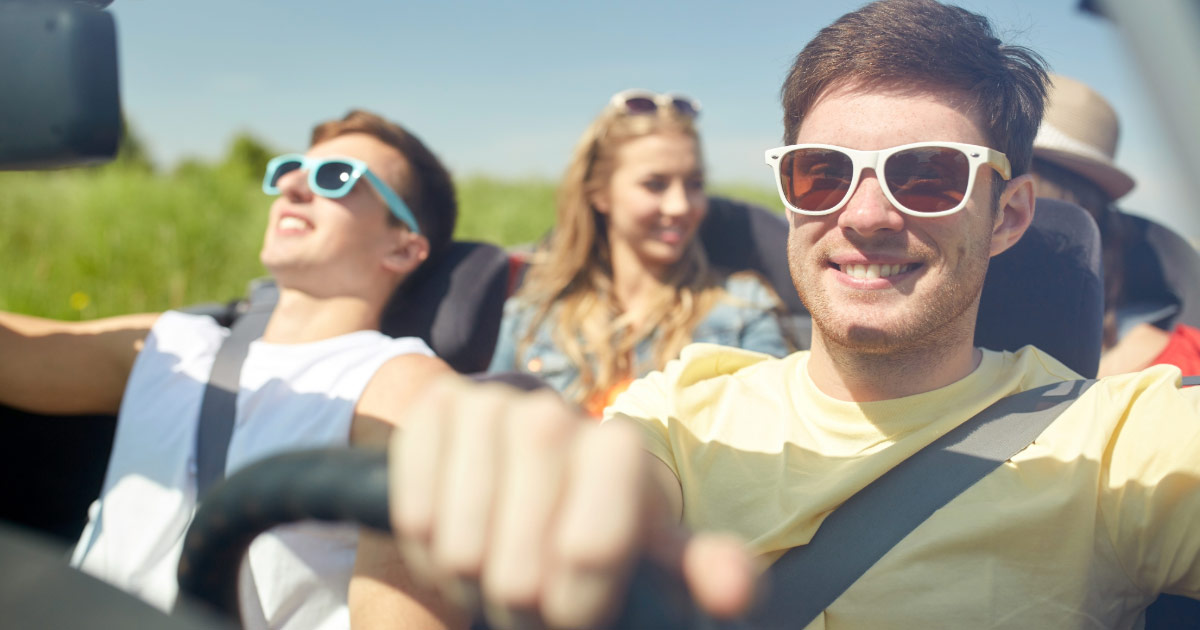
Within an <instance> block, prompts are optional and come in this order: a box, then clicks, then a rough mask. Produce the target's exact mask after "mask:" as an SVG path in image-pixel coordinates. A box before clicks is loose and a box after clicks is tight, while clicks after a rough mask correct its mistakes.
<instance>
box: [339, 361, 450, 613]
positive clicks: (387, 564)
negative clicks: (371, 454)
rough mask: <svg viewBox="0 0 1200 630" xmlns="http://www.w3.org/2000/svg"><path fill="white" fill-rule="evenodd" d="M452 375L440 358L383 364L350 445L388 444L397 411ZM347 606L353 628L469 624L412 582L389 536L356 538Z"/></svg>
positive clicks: (366, 397)
mask: <svg viewBox="0 0 1200 630" xmlns="http://www.w3.org/2000/svg"><path fill="white" fill-rule="evenodd" d="M450 372H451V370H450V368H449V367H448V366H447V365H446V364H445V363H443V362H442V361H441V360H440V359H435V358H432V357H425V356H419V355H405V356H401V357H397V358H395V359H392V360H391V361H389V362H388V363H386V364H385V365H384V366H383V367H382V368H381V369H380V370H379V372H377V373H376V374H375V377H374V378H372V379H371V382H370V383H368V385H367V389H366V390H365V391H364V392H363V395H362V398H360V399H359V402H358V406H357V407H356V409H355V418H354V423H353V425H351V431H350V441H351V443H352V444H356V445H360V446H380V447H382V446H386V445H387V441H388V437H389V436H390V435H391V432H392V428H393V427H394V426H396V424H397V423H398V422H399V419H398V417H397V416H398V415H399V412H400V411H401V410H403V409H406V408H407V407H408V406H410V405H412V404H413V402H414V400H415V399H416V398H417V397H419V396H420V394H421V392H423V391H425V390H427V389H428V387H429V385H430V381H432V380H433V379H435V378H436V377H438V376H443V375H445V374H448V373H450ZM349 602H350V620H351V626H353V627H355V628H360V627H386V628H393V629H404V630H415V629H429V630H435V629H436V630H442V629H446V628H459V627H461V628H466V627H467V625H468V624H467V620H466V619H459V618H458V617H457V616H456V614H455V613H454V612H453V611H452V610H451V609H450V608H449V607H448V606H447V605H445V604H444V603H443V602H442V601H441V600H440V598H439V597H438V596H437V594H436V593H434V592H433V591H431V590H428V589H422V588H420V587H419V586H418V585H417V584H416V583H414V582H413V579H412V577H411V576H410V575H409V573H408V572H407V571H406V570H405V569H404V566H403V564H402V563H401V561H400V555H399V552H398V551H397V550H396V544H395V542H394V541H393V540H392V538H391V536H387V535H383V534H379V533H376V532H371V531H367V530H364V531H363V532H362V534H360V536H359V541H358V555H357V557H356V558H355V563H354V577H353V578H352V579H351V581H350V594H349Z"/></svg>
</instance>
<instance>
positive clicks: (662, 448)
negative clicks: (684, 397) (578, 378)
mask: <svg viewBox="0 0 1200 630" xmlns="http://www.w3.org/2000/svg"><path fill="white" fill-rule="evenodd" d="M678 364H679V361H672V362H670V363H669V364H667V367H666V369H665V370H664V371H662V372H651V373H650V374H647V375H646V376H644V377H642V378H639V379H637V380H635V381H633V383H631V384H630V385H629V388H628V389H626V390H625V391H624V392H622V393H621V394H620V395H619V396H617V399H616V400H615V401H613V404H612V405H611V406H609V407H608V408H607V409H606V410H605V412H604V420H603V421H604V422H613V421H615V422H626V423H628V424H630V425H632V426H634V427H635V428H636V429H637V430H638V432H639V433H641V435H642V441H643V446H644V447H645V449H646V450H647V451H649V452H650V454H652V455H654V456H655V457H657V458H658V459H660V460H662V462H663V463H664V464H666V465H667V467H668V468H670V469H671V472H672V473H674V474H675V477H676V478H678V477H679V469H678V467H677V466H676V463H675V454H674V452H673V451H672V449H671V440H670V437H669V434H668V428H667V427H668V424H667V423H668V419H669V418H670V417H671V415H672V414H671V411H670V410H671V397H670V394H669V392H670V390H671V388H670V387H669V385H668V383H669V382H670V381H671V380H672V379H671V373H673V372H675V371H677V370H678Z"/></svg>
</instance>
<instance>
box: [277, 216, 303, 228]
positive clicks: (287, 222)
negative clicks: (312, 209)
mask: <svg viewBox="0 0 1200 630" xmlns="http://www.w3.org/2000/svg"><path fill="white" fill-rule="evenodd" d="M279 229H281V230H305V229H308V222H307V221H305V220H304V219H301V218H300V217H283V218H282V219H280V220H279Z"/></svg>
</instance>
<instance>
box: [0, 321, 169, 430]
mask: <svg viewBox="0 0 1200 630" xmlns="http://www.w3.org/2000/svg"><path fill="white" fill-rule="evenodd" d="M157 319H158V314H157V313H146V314H140V315H126V316H122V317H110V318H107V319H98V320H94V321H87V322H61V321H56V320H50V319H42V318H40V317H29V316H26V315H16V314H12V313H0V403H3V404H6V405H11V406H13V407H19V408H21V409H25V410H28V411H34V412H37V413H47V414H76V413H116V412H117V410H118V409H119V408H120V405H121V396H122V395H123V394H124V393H125V383H126V382H127V381H128V380H129V373H130V371H132V370H133V362H134V359H136V358H137V354H138V352H140V351H141V349H142V345H143V343H144V342H145V340H146V335H148V334H149V332H150V328H151V327H152V326H153V325H154V322H155V321H156V320H157Z"/></svg>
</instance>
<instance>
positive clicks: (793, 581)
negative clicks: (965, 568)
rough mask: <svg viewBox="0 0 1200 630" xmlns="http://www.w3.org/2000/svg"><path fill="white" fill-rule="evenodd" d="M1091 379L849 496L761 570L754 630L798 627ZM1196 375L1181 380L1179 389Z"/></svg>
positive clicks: (1027, 397)
mask: <svg viewBox="0 0 1200 630" xmlns="http://www.w3.org/2000/svg"><path fill="white" fill-rule="evenodd" d="M1095 382H1096V381H1095V380H1077V381H1064V382H1061V383H1054V384H1052V385H1046V386H1043V387H1038V388H1035V389H1031V390H1027V391H1024V392H1021V393H1019V394H1014V395H1012V396H1008V397H1006V398H1002V399H1000V400H998V401H996V402H995V403H993V404H992V405H991V406H989V407H987V408H986V409H984V410H983V411H981V412H979V413H978V414H976V415H975V416H973V417H972V418H970V419H969V420H967V421H966V422H963V423H962V424H960V425H958V426H957V427H955V428H954V429H952V430H951V431H950V432H948V433H946V434H945V435H943V436H942V437H940V438H938V439H937V440H934V441H933V442H932V443H931V444H929V445H928V446H926V447H925V448H923V449H921V450H920V451H918V452H917V453H916V454H914V455H912V456H911V457H909V458H908V459H906V460H904V461H903V462H901V463H899V464H897V465H896V466H895V467H894V468H892V469H891V470H889V471H888V472H886V473H884V474H883V475H882V476H880V477H879V478H878V479H876V480H875V481H873V482H871V483H870V484H869V485H867V487H865V488H863V489H862V490H860V491H859V492H858V493H857V494H855V495H854V496H852V497H850V498H849V499H847V500H846V501H845V502H844V503H842V504H841V505H840V506H838V508H837V509H836V510H834V511H833V512H832V513H831V514H830V515H829V516H827V517H826V518H825V520H824V522H822V523H821V526H820V527H819V528H817V532H816V534H814V535H813V537H812V540H811V541H809V543H808V544H807V545H803V546H800V547H793V548H792V549H789V550H788V551H787V552H786V553H784V555H783V556H782V557H781V558H780V559H779V560H778V561H776V562H775V564H773V565H772V566H771V568H770V569H769V570H768V571H767V575H768V578H767V580H768V584H767V589H768V592H767V596H766V598H765V599H764V600H763V601H762V602H761V603H760V605H759V606H757V607H756V608H755V609H754V610H753V611H752V612H751V614H750V615H749V616H748V618H747V621H749V622H750V623H751V624H753V627H755V628H804V627H806V626H807V625H808V624H809V623H811V622H812V620H814V619H816V618H817V615H820V614H821V612H823V611H824V610H825V609H826V608H828V607H829V605H830V604H832V603H833V602H834V600H836V599H837V598H838V597H840V596H841V594H842V593H843V592H844V591H845V590H846V589H847V588H849V587H850V585H851V584H853V583H854V582H855V581H857V580H858V578H860V577H862V575H863V574H864V573H866V572H867V570H868V569H870V568H871V567H872V566H874V564H875V563H876V562H877V561H878V560H879V559H880V558H882V557H883V556H884V555H885V554H886V553H887V552H888V551H890V550H891V549H892V547H894V546H896V544H897V543H899V542H900V541H901V540H903V539H904V537H905V536H907V535H908V534H909V533H910V532H912V530H914V529H916V528H917V526H918V525H920V524H921V523H923V522H925V520H926V519H928V518H929V516H930V515H932V514H933V513H934V512H936V511H937V510H938V508H940V507H942V506H943V505H945V504H947V503H949V502H950V501H952V500H953V499H954V498H955V497H957V496H958V495H959V494H961V493H962V492H963V491H964V490H966V489H967V488H970V487H971V486H973V485H975V483H976V482H977V481H979V480H980V479H982V478H983V477H984V476H986V475H987V474H988V473H990V472H991V471H993V470H995V469H996V468H998V467H999V466H1000V465H1001V464H1003V463H1004V462H1006V461H1008V460H1009V459H1010V458H1012V457H1013V456H1014V455H1016V454H1017V453H1019V452H1021V451H1022V450H1024V449H1025V447H1027V446H1029V445H1030V444H1032V443H1033V441H1034V440H1035V439H1037V436H1039V435H1041V433H1042V432H1043V431H1044V430H1045V429H1046V427H1048V426H1050V424H1051V423H1052V422H1054V420H1055V419H1056V418H1058V416H1059V415H1060V414H1062V412H1063V411H1065V410H1066V408H1067V407H1069V406H1070V405H1071V404H1072V403H1074V402H1075V401H1076V400H1077V399H1078V398H1079V397H1080V396H1081V395H1083V393H1084V392H1085V391H1087V390H1088V388H1089V387H1091V386H1092V385H1093V384H1094V383H1095ZM1195 385H1200V377H1195V376H1190V377H1185V378H1183V386H1184V387H1191V386H1195Z"/></svg>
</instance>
